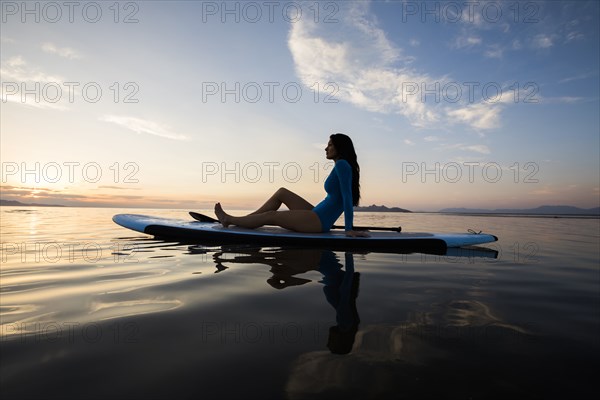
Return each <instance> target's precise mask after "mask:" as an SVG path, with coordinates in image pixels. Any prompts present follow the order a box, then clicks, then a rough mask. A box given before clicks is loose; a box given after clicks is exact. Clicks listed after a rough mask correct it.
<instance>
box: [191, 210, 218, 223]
mask: <svg viewBox="0 0 600 400" xmlns="http://www.w3.org/2000/svg"><path fill="white" fill-rule="evenodd" d="M189 213H190V216H191V217H192V218H194V219H195V220H197V221H200V222H219V220H217V219H214V218H212V217H209V216H208V215H204V214H200V213H197V212H193V211H190V212H189Z"/></svg>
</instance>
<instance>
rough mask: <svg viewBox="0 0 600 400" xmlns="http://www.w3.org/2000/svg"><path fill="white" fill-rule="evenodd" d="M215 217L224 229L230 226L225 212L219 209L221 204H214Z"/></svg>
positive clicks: (221, 208)
mask: <svg viewBox="0 0 600 400" xmlns="http://www.w3.org/2000/svg"><path fill="white" fill-rule="evenodd" d="M215 215H216V216H217V218H218V219H219V222H220V223H221V225H223V226H224V227H225V228H227V227H228V226H229V224H230V222H229V215H228V214H227V213H226V212H225V211H223V207H221V203H217V204H215Z"/></svg>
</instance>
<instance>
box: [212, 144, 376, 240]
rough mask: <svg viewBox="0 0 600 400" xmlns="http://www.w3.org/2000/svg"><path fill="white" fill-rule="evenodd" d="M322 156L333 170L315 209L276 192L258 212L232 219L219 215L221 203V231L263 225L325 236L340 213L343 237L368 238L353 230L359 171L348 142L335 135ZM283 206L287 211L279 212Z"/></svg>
mask: <svg viewBox="0 0 600 400" xmlns="http://www.w3.org/2000/svg"><path fill="white" fill-rule="evenodd" d="M325 156H326V158H327V159H329V160H334V161H335V166H334V168H333V170H332V171H331V173H330V174H329V176H328V177H327V180H325V191H326V192H327V197H326V198H325V199H324V200H323V201H321V202H320V203H319V204H317V206H316V207H315V206H313V205H312V204H311V203H309V202H308V201H306V200H305V199H303V198H302V197H300V196H299V195H297V194H296V193H293V192H292V191H290V190H288V189H285V188H280V189H279V190H277V191H276V192H275V194H273V196H271V198H270V199H269V200H267V201H266V202H265V204H263V205H262V206H261V207H260V208H259V209H258V210H256V211H254V212H253V213H250V214H248V215H246V216H243V217H235V216H232V215H229V214H227V213H226V212H225V211H223V208H222V207H221V203H217V204H216V205H215V214H216V215H217V218H218V219H219V222H221V224H222V225H223V226H225V227H227V226H229V225H237V226H241V227H244V228H251V229H254V228H258V227H260V226H263V225H277V226H280V227H282V228H286V229H289V230H292V231H296V232H306V233H314V232H327V231H329V230H330V229H331V227H332V226H333V224H334V223H335V221H336V220H337V219H338V218H339V217H340V215H342V212H343V213H344V220H345V224H344V228H345V231H346V235H347V236H368V234H367V233H366V232H362V231H355V230H353V216H354V211H353V206H356V205H358V201H359V199H360V167H359V165H358V162H357V157H356V152H355V150H354V145H353V143H352V140H351V139H350V138H349V137H348V136H346V135H344V134H342V133H336V134H334V135H331V136H330V137H329V142H328V143H327V147H326V148H325ZM282 204H285V205H286V206H287V208H288V210H285V211H279V207H281V205H282Z"/></svg>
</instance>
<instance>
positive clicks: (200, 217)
mask: <svg viewBox="0 0 600 400" xmlns="http://www.w3.org/2000/svg"><path fill="white" fill-rule="evenodd" d="M190 215H191V217H192V218H194V219H195V220H198V221H200V222H212V223H216V222H219V220H218V219H215V218H212V217H209V216H208V215H204V214H200V213H197V212H194V211H190ZM332 228H333V229H344V227H343V226H339V225H334V226H333V227H332ZM353 229H354V230H355V231H393V232H401V231H402V227H401V226H399V227H397V228H385V227H382V226H354V227H353Z"/></svg>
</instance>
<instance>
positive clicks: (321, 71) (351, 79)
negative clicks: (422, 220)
mask: <svg viewBox="0 0 600 400" xmlns="http://www.w3.org/2000/svg"><path fill="white" fill-rule="evenodd" d="M340 7H344V8H345V9H344V12H343V13H340V14H339V15H340V21H339V23H337V24H316V23H314V22H313V21H312V20H310V19H303V20H301V21H299V22H297V23H294V24H291V27H290V32H289V38H288V47H289V49H290V52H291V54H292V57H293V59H294V63H295V68H296V73H297V74H298V76H299V77H300V79H301V80H302V82H303V83H304V84H305V85H306V86H311V85H314V83H315V82H323V83H326V82H334V83H335V84H336V85H337V87H338V88H339V91H338V92H337V94H336V96H337V97H338V98H340V99H341V100H342V101H346V102H348V103H350V104H353V105H355V106H357V107H359V108H362V109H365V110H368V111H372V112H379V113H388V114H400V115H403V116H404V117H406V118H407V119H408V120H409V121H410V123H411V124H412V125H413V126H416V127H424V128H428V127H439V126H441V125H446V124H448V123H463V124H466V125H470V126H471V127H472V128H474V129H490V128H494V127H496V126H498V119H499V114H500V110H501V109H500V108H499V107H493V106H489V105H488V104H472V105H470V106H469V105H465V104H459V103H456V104H453V105H450V106H449V107H451V108H453V109H454V111H453V112H447V111H446V110H445V109H443V106H442V105H441V104H440V102H439V101H437V102H436V101H430V102H429V103H428V102H427V101H426V100H427V99H423V98H422V96H421V95H420V94H417V95H407V94H408V93H409V86H410V90H414V89H415V88H416V89H417V90H420V88H421V87H427V88H430V87H435V85H440V86H443V85H445V84H446V83H448V82H451V81H452V79H450V78H449V77H447V76H442V77H433V76H431V75H430V74H428V73H427V72H422V71H418V70H416V69H414V68H411V67H410V65H411V62H412V61H413V58H412V57H410V56H408V55H406V54H405V53H404V51H403V50H402V49H400V48H398V47H397V46H395V45H394V44H393V43H392V42H390V41H389V40H388V38H387V37H386V35H385V33H384V31H383V30H382V29H380V28H379V27H378V24H377V20H376V19H375V17H374V16H372V15H371V14H370V13H369V2H344V3H340ZM332 25H335V26H332ZM465 43H470V44H471V45H476V44H478V43H481V39H479V38H477V37H471V38H467V39H465Z"/></svg>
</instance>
